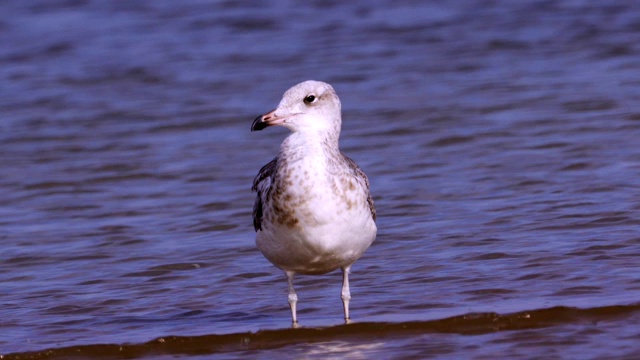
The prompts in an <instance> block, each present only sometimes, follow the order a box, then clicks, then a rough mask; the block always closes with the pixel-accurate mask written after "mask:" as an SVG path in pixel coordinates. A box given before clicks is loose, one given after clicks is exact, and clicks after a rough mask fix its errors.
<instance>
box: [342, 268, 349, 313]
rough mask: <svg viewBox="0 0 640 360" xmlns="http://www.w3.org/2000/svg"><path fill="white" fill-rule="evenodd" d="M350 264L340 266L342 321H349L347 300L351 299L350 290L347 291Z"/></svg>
mask: <svg viewBox="0 0 640 360" xmlns="http://www.w3.org/2000/svg"><path fill="white" fill-rule="evenodd" d="M350 269H351V266H346V267H343V268H342V296H341V297H342V306H343V307H344V322H345V323H347V324H348V323H349V320H350V319H351V318H350V317H349V300H351V292H350V291H349V270H350Z"/></svg>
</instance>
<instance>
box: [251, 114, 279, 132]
mask: <svg viewBox="0 0 640 360" xmlns="http://www.w3.org/2000/svg"><path fill="white" fill-rule="evenodd" d="M285 120H287V118H286V117H279V116H277V115H276V111H275V110H273V111H271V112H268V113H266V114H264V115H260V116H258V117H257V118H256V119H255V120H253V124H251V131H260V130H262V129H264V128H266V127H268V126H274V125H280V124H282V123H284V121H285Z"/></svg>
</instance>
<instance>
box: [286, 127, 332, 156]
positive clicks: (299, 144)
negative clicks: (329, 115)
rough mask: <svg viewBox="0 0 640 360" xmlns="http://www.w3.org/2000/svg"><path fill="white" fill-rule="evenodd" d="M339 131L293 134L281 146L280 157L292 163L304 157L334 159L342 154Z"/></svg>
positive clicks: (299, 132)
mask: <svg viewBox="0 0 640 360" xmlns="http://www.w3.org/2000/svg"><path fill="white" fill-rule="evenodd" d="M339 137H340V132H339V131H329V132H322V133H317V132H302V131H297V132H293V133H291V134H290V135H289V136H287V138H286V139H284V141H283V142H282V145H281V146H280V156H285V157H287V158H289V159H290V160H292V161H295V160H300V159H302V158H303V157H333V156H337V155H338V154H340V148H339V143H338V140H339Z"/></svg>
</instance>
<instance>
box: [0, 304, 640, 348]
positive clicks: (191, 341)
mask: <svg viewBox="0 0 640 360" xmlns="http://www.w3.org/2000/svg"><path fill="white" fill-rule="evenodd" d="M635 312H640V303H637V304H631V305H613V306H603V307H594V308H588V309H580V308H575V307H566V306H557V307H552V308H547V309H537V310H531V311H521V312H517V313H512V314H506V315H500V314H497V313H494V312H487V313H470V314H466V315H460V316H454V317H449V318H445V319H438V320H429V321H409V322H398V323H392V322H362V323H353V324H348V325H337V326H329V327H320V328H305V327H302V328H297V329H293V328H289V329H278V330H261V331H257V332H244V333H233V334H220V335H216V334H212V335H201V336H165V337H160V338H157V339H154V340H151V341H149V342H145V343H141V344H93V345H78V346H69V347H59V348H52V349H47V350H42V351H33V352H22V353H11V354H5V355H1V354H0V359H3V360H4V359H10V360H17V359H21V360H22V359H33V360H35V359H69V358H83V359H104V358H127V359H136V358H144V357H150V356H160V355H186V356H189V355H207V354H217V353H228V352H234V351H246V350H265V349H276V348H281V347H284V346H289V345H295V344H304V343H317V342H327V341H337V340H339V341H348V340H354V341H369V340H373V339H376V340H380V339H384V338H394V337H398V336H401V337H404V336H411V335H420V334H428V333H446V334H460V335H479V334H486V333H492V332H498V331H514V330H525V329H538V328H544V327H552V326H557V325H563V324H572V323H580V322H585V321H589V322H594V321H605V320H608V321H611V320H616V319H621V318H626V317H628V316H629V315H630V314H632V313H635Z"/></svg>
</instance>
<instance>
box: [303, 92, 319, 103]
mask: <svg viewBox="0 0 640 360" xmlns="http://www.w3.org/2000/svg"><path fill="white" fill-rule="evenodd" d="M317 100H318V98H317V97H316V96H315V95H313V94H309V95H307V96H305V98H304V103H305V104H311V103H314V102H316V101H317Z"/></svg>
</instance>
